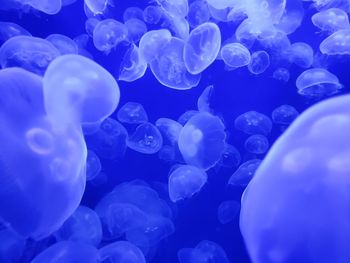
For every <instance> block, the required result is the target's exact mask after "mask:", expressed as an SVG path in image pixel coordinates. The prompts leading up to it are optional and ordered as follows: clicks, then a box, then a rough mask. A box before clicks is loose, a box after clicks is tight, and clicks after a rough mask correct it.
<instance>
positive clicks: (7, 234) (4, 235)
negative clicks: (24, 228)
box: [0, 228, 26, 263]
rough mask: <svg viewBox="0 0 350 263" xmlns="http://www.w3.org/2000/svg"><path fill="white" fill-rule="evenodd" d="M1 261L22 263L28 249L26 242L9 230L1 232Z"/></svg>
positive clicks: (4, 229) (5, 229)
mask: <svg viewBox="0 0 350 263" xmlns="http://www.w3.org/2000/svg"><path fill="white" fill-rule="evenodd" d="M0 244H1V245H0V261H1V262H9V263H11V262H20V259H21V256H22V255H23V252H24V250H25V247H26V240H25V238H23V237H22V236H20V235H18V234H17V233H15V232H14V231H12V230H11V229H8V228H3V229H1V230H0Z"/></svg>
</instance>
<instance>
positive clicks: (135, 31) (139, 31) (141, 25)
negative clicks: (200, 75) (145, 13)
mask: <svg viewBox="0 0 350 263" xmlns="http://www.w3.org/2000/svg"><path fill="white" fill-rule="evenodd" d="M124 24H125V26H126V28H127V30H128V41H129V42H134V43H136V42H138V41H139V40H140V39H141V37H142V36H143V35H144V34H145V33H146V32H147V26H146V24H145V22H143V21H142V20H140V19H137V18H131V19H128V20H127V21H125V23H124Z"/></svg>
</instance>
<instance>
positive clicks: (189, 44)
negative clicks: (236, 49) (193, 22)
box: [183, 22, 221, 74]
mask: <svg viewBox="0 0 350 263" xmlns="http://www.w3.org/2000/svg"><path fill="white" fill-rule="evenodd" d="M220 46H221V33H220V29H219V27H218V26H217V25H216V24H214V23H211V22H207V23H203V24H201V25H199V26H198V27H196V28H195V29H193V30H192V31H191V33H190V36H189V38H188V39H187V40H186V43H185V47H184V51H183V57H184V61H185V65H186V68H187V70H188V71H189V72H190V73H192V74H199V73H201V72H202V71H203V70H205V69H206V68H207V67H209V66H210V64H212V63H213V62H214V60H215V59H216V57H217V55H218V54H219V51H220Z"/></svg>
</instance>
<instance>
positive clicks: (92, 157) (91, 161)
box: [86, 150, 101, 181]
mask: <svg viewBox="0 0 350 263" xmlns="http://www.w3.org/2000/svg"><path fill="white" fill-rule="evenodd" d="M100 172H101V161H100V158H99V157H98V156H97V154H96V153H95V152H94V151H92V150H88V151H87V158H86V180H87V181H90V180H92V179H94V178H95V177H96V176H97V175H98V174H99V173H100Z"/></svg>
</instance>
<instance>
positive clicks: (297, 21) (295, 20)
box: [275, 0, 305, 35]
mask: <svg viewBox="0 0 350 263" xmlns="http://www.w3.org/2000/svg"><path fill="white" fill-rule="evenodd" d="M304 13H305V11H304V6H303V1H302V0H293V1H286V2H285V10H284V13H283V15H282V17H281V19H280V20H279V22H278V23H277V24H276V25H275V27H276V29H278V30H282V31H283V32H284V33H285V34H287V35H290V34H292V33H294V32H295V30H297V29H298V28H299V27H300V26H301V24H302V22H303V18H304Z"/></svg>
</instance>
